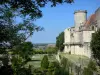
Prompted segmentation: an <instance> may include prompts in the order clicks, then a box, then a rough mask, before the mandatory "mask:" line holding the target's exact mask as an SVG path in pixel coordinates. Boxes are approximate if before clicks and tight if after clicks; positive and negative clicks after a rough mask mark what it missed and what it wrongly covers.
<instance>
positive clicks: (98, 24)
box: [64, 7, 100, 58]
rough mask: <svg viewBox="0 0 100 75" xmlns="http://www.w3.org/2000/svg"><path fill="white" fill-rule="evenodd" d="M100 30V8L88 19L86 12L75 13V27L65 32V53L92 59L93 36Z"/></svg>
mask: <svg viewBox="0 0 100 75" xmlns="http://www.w3.org/2000/svg"><path fill="white" fill-rule="evenodd" d="M98 28H100V7H99V8H98V9H97V10H96V11H95V13H94V14H92V15H91V16H90V17H89V18H88V19H87V11H86V10H78V11H75V12H74V27H71V28H67V29H65V30H64V52H65V53H70V54H76V55H84V56H87V57H89V58H90V57H91V54H92V52H91V50H90V42H91V38H92V35H93V33H94V32H95V31H97V29H98Z"/></svg>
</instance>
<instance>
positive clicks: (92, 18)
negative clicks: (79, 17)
mask: <svg viewBox="0 0 100 75" xmlns="http://www.w3.org/2000/svg"><path fill="white" fill-rule="evenodd" d="M94 21H95V14H92V15H91V16H90V17H89V19H88V20H87V21H86V22H85V26H86V27H88V26H89V25H90V24H91V23H92V22H94Z"/></svg>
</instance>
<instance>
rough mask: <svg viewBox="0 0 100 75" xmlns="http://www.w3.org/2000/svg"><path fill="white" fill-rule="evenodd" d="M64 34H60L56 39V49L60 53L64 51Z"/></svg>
mask: <svg viewBox="0 0 100 75" xmlns="http://www.w3.org/2000/svg"><path fill="white" fill-rule="evenodd" d="M63 43H64V32H61V33H60V34H59V35H58V36H57V37H56V47H58V49H59V50H60V51H63V49H64V45H63Z"/></svg>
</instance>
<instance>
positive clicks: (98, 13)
mask: <svg viewBox="0 0 100 75" xmlns="http://www.w3.org/2000/svg"><path fill="white" fill-rule="evenodd" d="M95 15H96V21H97V25H98V27H99V28H100V7H99V8H98V9H97V10H96V11H95Z"/></svg>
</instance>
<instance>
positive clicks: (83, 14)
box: [74, 10, 87, 31]
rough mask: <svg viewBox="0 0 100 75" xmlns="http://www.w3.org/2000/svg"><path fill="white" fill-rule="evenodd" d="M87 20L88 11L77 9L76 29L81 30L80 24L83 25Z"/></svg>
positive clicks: (75, 15)
mask: <svg viewBox="0 0 100 75" xmlns="http://www.w3.org/2000/svg"><path fill="white" fill-rule="evenodd" d="M86 20H87V11H86V10H77V11H75V12H74V23H75V24H74V25H75V30H76V31H79V27H80V25H83V24H84V23H85V22H86Z"/></svg>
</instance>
